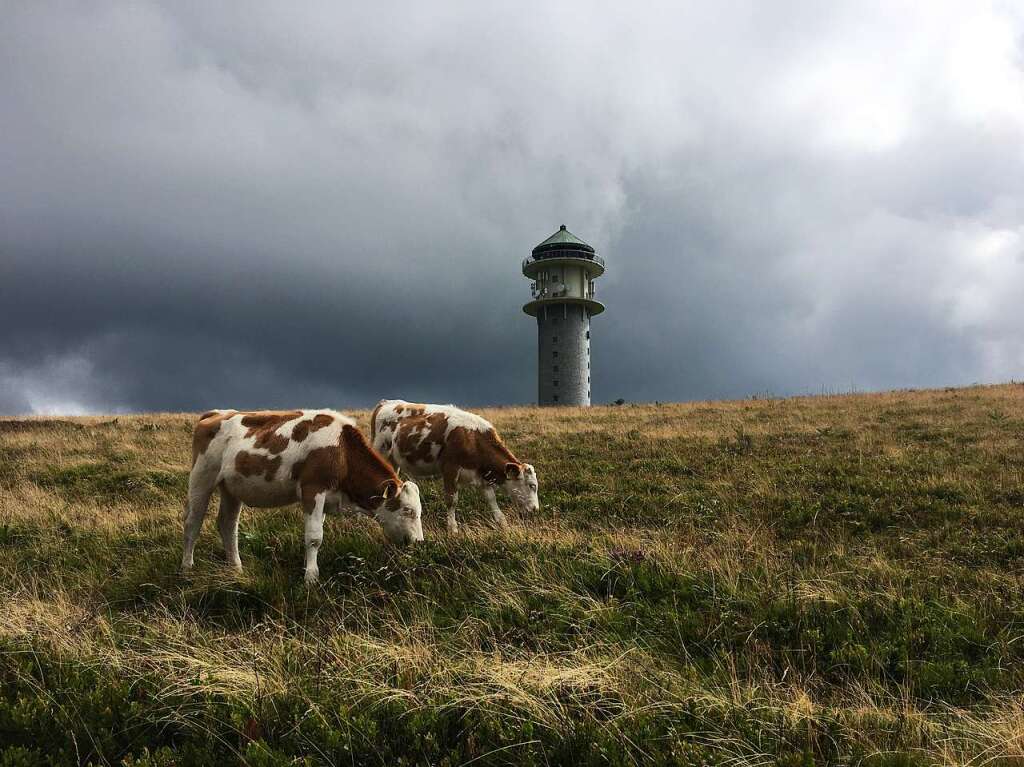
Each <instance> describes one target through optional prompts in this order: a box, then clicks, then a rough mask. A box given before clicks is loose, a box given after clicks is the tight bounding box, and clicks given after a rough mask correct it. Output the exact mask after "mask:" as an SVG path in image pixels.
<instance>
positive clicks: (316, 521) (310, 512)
mask: <svg viewBox="0 0 1024 767" xmlns="http://www.w3.org/2000/svg"><path fill="white" fill-rule="evenodd" d="M326 499H327V493H324V492H319V493H317V494H316V495H314V496H313V498H312V499H311V500H307V499H306V498H305V494H303V501H302V508H303V510H304V511H305V512H306V534H305V536H304V539H305V542H306V583H316V582H317V580H318V579H319V578H320V568H319V566H318V565H317V563H316V555H317V552H319V551H320V544H321V543H323V540H324V502H325V501H326Z"/></svg>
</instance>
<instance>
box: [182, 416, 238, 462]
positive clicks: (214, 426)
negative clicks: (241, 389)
mask: <svg viewBox="0 0 1024 767" xmlns="http://www.w3.org/2000/svg"><path fill="white" fill-rule="evenodd" d="M235 413H236V411H234V410H227V411H224V412H221V411H219V410H210V411H207V412H206V413H203V414H202V415H201V416H200V417H199V423H197V424H196V427H195V429H193V431H192V465H193V466H195V465H196V461H198V460H199V456H201V455H202V454H203V453H205V452H206V450H207V448H208V447H210V443H211V442H213V440H214V438H215V437H216V436H217V432H219V431H220V425H221V424H222V423H223V422H224V421H226V420H227V419H229V418H231V417H232V416H233V415H235Z"/></svg>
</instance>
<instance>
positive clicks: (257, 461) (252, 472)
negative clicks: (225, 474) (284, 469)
mask: <svg viewBox="0 0 1024 767" xmlns="http://www.w3.org/2000/svg"><path fill="white" fill-rule="evenodd" d="M279 468H281V456H277V457H276V458H267V457H266V456H265V455H257V454H256V453H247V452H245V451H244V450H242V451H240V452H239V453H238V455H236V456H235V471H237V472H238V473H239V474H241V475H242V476H243V477H255V476H257V475H258V474H262V475H263V479H265V480H266V481H267V482H272V481H273V479H274V475H275V474H276V473H277V470H278V469H279Z"/></svg>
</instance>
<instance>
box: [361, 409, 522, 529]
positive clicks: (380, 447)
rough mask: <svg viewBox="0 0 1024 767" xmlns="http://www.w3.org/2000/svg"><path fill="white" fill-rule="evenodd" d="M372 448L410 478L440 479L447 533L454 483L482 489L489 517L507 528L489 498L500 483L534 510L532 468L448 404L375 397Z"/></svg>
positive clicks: (478, 421) (453, 525) (476, 419)
mask: <svg viewBox="0 0 1024 767" xmlns="http://www.w3.org/2000/svg"><path fill="white" fill-rule="evenodd" d="M370 435H371V440H372V441H373V446H374V448H375V449H376V450H377V451H378V452H379V453H380V454H381V455H383V456H384V457H385V458H387V459H388V460H389V461H391V463H392V464H394V466H395V467H396V468H399V469H401V470H403V471H405V472H407V473H408V474H409V475H411V476H413V477H432V476H437V475H438V474H440V475H441V476H442V477H443V478H444V494H445V501H446V505H447V508H448V531H449V532H451V533H457V532H458V530H459V523H458V522H457V521H456V520H455V504H456V503H457V502H458V497H459V483H460V482H461V483H463V484H472V485H477V486H478V487H482V488H483V493H484V497H485V498H486V499H487V505H488V506H489V507H490V510H491V513H492V514H493V515H494V521H495V523H497V524H498V525H499V526H500V527H501V528H506V527H508V523H507V522H506V520H505V515H504V514H502V513H501V509H500V508H499V507H498V501H497V499H496V498H495V497H494V490H495V488H496V487H499V486H500V487H504V488H505V490H506V491H508V493H509V495H511V496H512V498H513V499H515V501H516V503H517V504H518V506H519V508H520V509H521V510H522V511H524V512H531V511H534V512H535V511H538V510H539V509H540V500H539V499H538V498H537V472H536V471H535V470H534V468H533V466H531V465H530V464H528V463H520V461H519V460H518V459H517V458H516V457H515V456H514V455H512V452H511V451H510V450H509V449H508V448H507V447H505V443H504V442H502V441H501V437H499V436H498V433H497V432H496V431H495V430H494V427H493V426H492V425H491V424H490V423H489V422H488V421H485V420H484V419H483V418H481V417H480V416H478V415H474V414H473V413H467V412H466V411H465V410H460V409H459V408H457V407H455V406H454V405H416V404H412V403H409V402H405V401H404V400H393V399H389V400H381V401H380V402H379V403H378V404H377V407H376V409H375V410H374V411H373V415H372V416H371V418H370Z"/></svg>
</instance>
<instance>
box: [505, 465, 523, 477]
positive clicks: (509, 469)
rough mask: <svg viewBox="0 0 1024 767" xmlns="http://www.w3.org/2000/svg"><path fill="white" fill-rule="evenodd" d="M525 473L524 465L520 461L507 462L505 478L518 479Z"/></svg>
mask: <svg viewBox="0 0 1024 767" xmlns="http://www.w3.org/2000/svg"><path fill="white" fill-rule="evenodd" d="M522 473H523V467H522V466H520V465H519V464H518V463H506V464H505V479H518V478H519V476H520V475H521V474H522Z"/></svg>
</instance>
